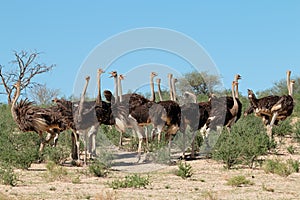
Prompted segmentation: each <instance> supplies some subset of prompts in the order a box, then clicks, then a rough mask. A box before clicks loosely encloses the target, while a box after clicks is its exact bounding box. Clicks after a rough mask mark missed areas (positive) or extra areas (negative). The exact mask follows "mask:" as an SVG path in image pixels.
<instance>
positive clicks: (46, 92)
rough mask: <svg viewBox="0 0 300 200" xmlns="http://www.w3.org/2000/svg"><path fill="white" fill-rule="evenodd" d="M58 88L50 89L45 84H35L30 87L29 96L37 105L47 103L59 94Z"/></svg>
mask: <svg viewBox="0 0 300 200" xmlns="http://www.w3.org/2000/svg"><path fill="white" fill-rule="evenodd" d="M59 93H60V92H59V89H50V88H48V87H47V85H46V84H35V85H34V86H33V87H31V88H30V97H31V99H32V100H33V101H35V102H36V103H37V104H39V105H48V104H50V103H51V100H52V99H54V98H55V97H57V96H58V95H59Z"/></svg>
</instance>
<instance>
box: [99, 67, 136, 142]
mask: <svg viewBox="0 0 300 200" xmlns="http://www.w3.org/2000/svg"><path fill="white" fill-rule="evenodd" d="M110 74H111V76H110V77H112V78H114V88H115V95H117V96H115V97H113V96H112V94H111V92H108V91H104V95H105V98H106V100H107V101H110V99H111V98H112V99H113V102H112V105H111V110H112V120H113V123H114V125H115V127H116V129H117V130H118V131H119V133H120V137H119V148H120V147H121V146H122V138H123V133H125V132H126V128H128V127H131V120H129V119H128V115H129V104H128V101H129V100H128V98H129V97H128V96H130V95H122V94H121V95H120V96H122V97H120V98H119V97H118V94H119V92H118V91H119V89H120V88H121V81H120V80H121V79H123V78H124V77H121V79H120V77H119V79H118V73H117V72H116V71H112V72H110ZM121 92H122V89H121ZM125 96H126V97H125ZM123 97H124V98H123ZM114 99H120V102H118V101H117V100H114ZM121 100H122V101H121Z"/></svg>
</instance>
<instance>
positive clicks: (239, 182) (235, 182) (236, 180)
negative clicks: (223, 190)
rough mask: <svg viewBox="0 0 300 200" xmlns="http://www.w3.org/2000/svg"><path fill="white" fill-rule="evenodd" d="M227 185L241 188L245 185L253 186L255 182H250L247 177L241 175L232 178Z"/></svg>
mask: <svg viewBox="0 0 300 200" xmlns="http://www.w3.org/2000/svg"><path fill="white" fill-rule="evenodd" d="M227 185H230V186H234V187H241V186H243V185H244V186H245V185H253V182H251V181H250V180H248V179H246V177H245V176H242V175H239V176H234V177H231V178H230V179H229V180H228V181H227Z"/></svg>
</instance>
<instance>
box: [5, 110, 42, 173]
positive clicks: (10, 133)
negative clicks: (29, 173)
mask: <svg viewBox="0 0 300 200" xmlns="http://www.w3.org/2000/svg"><path fill="white" fill-rule="evenodd" d="M0 112H1V115H0V162H3V163H7V164H8V165H11V166H13V167H16V168H22V169H27V168H29V167H30V165H31V163H32V162H33V161H36V160H37V159H38V148H39V137H38V134H36V133H32V132H27V133H22V132H19V131H18V128H17V126H16V124H15V122H14V121H13V119H12V117H11V113H10V109H9V106H7V105H1V106H0Z"/></svg>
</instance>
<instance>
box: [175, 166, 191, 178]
mask: <svg viewBox="0 0 300 200" xmlns="http://www.w3.org/2000/svg"><path fill="white" fill-rule="evenodd" d="M176 175H177V176H180V177H181V178H183V179H186V178H189V177H191V176H192V175H193V172H192V166H191V165H190V164H188V163H186V162H180V163H179V165H178V170H177V171H176Z"/></svg>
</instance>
